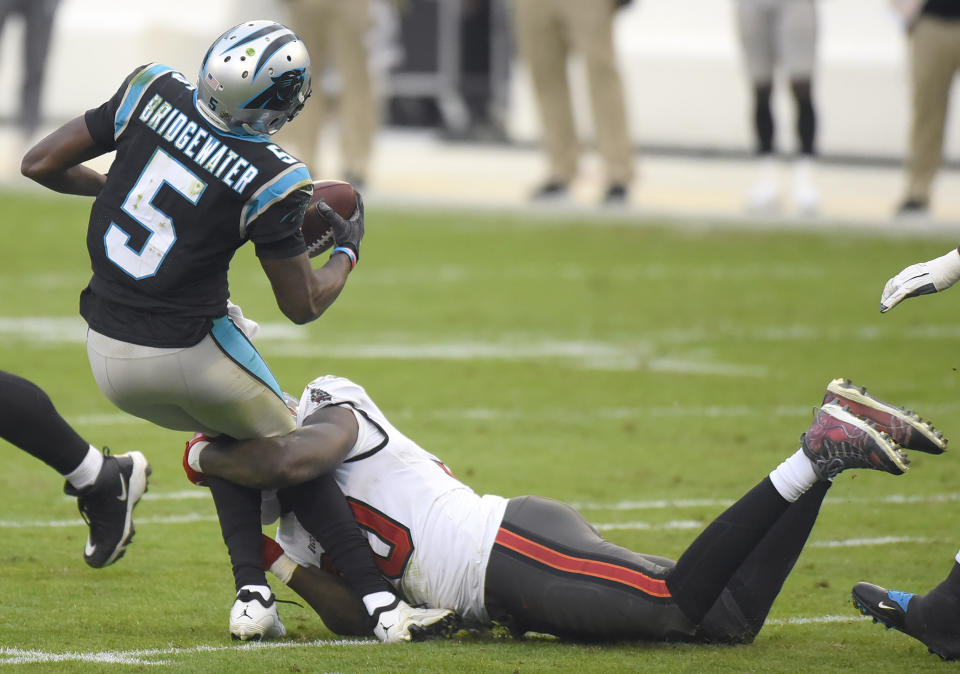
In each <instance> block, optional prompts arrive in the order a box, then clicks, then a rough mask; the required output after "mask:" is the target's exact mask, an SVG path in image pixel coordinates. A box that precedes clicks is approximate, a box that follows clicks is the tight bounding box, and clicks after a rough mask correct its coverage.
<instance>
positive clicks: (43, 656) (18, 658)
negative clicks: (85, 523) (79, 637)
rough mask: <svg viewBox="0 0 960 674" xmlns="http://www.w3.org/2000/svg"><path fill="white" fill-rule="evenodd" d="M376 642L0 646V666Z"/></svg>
mask: <svg viewBox="0 0 960 674" xmlns="http://www.w3.org/2000/svg"><path fill="white" fill-rule="evenodd" d="M377 643H379V642H377V641H374V640H372V639H370V640H361V639H337V640H332V641H323V640H319V639H318V640H316V641H309V642H306V643H301V642H289V641H271V642H248V643H244V644H231V645H224V646H194V647H192V648H149V649H143V650H134V651H89V652H86V653H77V652H75V651H67V652H64V653H51V652H48V651H36V650H23V649H20V648H3V647H0V665H24V664H34V663H38V662H101V663H109V664H116V665H167V664H170V660H164V659H160V658H162V657H163V656H169V655H195V654H200V653H216V652H219V651H250V650H264V649H277V648H344V647H350V646H371V645H375V644H377Z"/></svg>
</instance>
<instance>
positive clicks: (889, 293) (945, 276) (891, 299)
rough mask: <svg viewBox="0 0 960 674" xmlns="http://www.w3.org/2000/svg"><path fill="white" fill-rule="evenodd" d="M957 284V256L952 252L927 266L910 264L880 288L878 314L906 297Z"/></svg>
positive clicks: (959, 262) (959, 257) (959, 261)
mask: <svg viewBox="0 0 960 674" xmlns="http://www.w3.org/2000/svg"><path fill="white" fill-rule="evenodd" d="M958 280H960V252H957V250H956V249H953V250H951V251H950V252H949V253H947V254H946V255H943V256H941V257H938V258H935V259H933V260H930V261H929V262H918V263H917V264H912V265H910V266H909V267H907V268H906V269H904V270H903V271H901V272H900V273H899V274H897V275H896V276H894V277H893V278H892V279H890V280H889V281H887V284H886V285H885V286H883V294H882V295H881V296H880V311H881V312H887V311H889V310H890V309H893V308H894V307H895V306H897V305H898V304H899V303H900V301H901V300H904V299H906V298H908V297H917V296H918V295H929V294H930V293H935V292H939V291H941V290H946V289H947V288H949V287H950V286H952V285H953V284H954V283H956V282H957V281H958Z"/></svg>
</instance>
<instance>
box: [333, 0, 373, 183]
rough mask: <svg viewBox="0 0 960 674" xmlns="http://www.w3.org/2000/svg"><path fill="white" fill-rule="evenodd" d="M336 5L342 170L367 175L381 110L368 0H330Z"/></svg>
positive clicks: (335, 33) (334, 42)
mask: <svg viewBox="0 0 960 674" xmlns="http://www.w3.org/2000/svg"><path fill="white" fill-rule="evenodd" d="M327 4H329V5H336V6H337V7H336V15H337V20H336V25H335V26H331V31H330V32H329V39H330V47H331V50H332V53H333V58H334V64H335V66H336V68H337V72H338V73H339V74H340V80H341V82H342V85H341V89H340V100H339V107H338V117H337V118H338V120H339V128H338V133H339V136H340V154H341V165H342V172H343V174H344V175H349V176H352V177H354V178H359V179H360V180H365V179H366V177H367V169H368V165H369V163H370V153H371V151H372V148H373V138H374V135H375V134H376V131H377V127H378V125H379V110H378V108H377V105H376V102H375V101H374V95H373V82H372V79H371V76H370V62H369V55H368V53H367V47H366V37H367V34H368V33H369V32H370V3H369V2H368V0H328V3H327Z"/></svg>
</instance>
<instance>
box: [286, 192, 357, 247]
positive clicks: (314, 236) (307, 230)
mask: <svg viewBox="0 0 960 674" xmlns="http://www.w3.org/2000/svg"><path fill="white" fill-rule="evenodd" d="M318 201H323V202H324V203H326V204H327V205H328V206H330V208H332V209H333V210H334V211H336V212H337V215H339V216H340V217H342V218H350V217H352V216H353V214H354V213H355V212H356V210H357V191H356V190H355V189H354V188H353V185H351V184H350V183H348V182H344V181H342V180H317V181H315V182H314V183H313V198H312V199H311V200H310V205H309V206H307V212H306V213H305V214H304V216H303V224H302V225H301V226H300V229H301V231H303V240H304V242H305V243H306V244H307V255H309V256H310V257H316V256H317V255H320V254H321V253H323V252H324V251H327V250H330V248H331V247H332V246H333V229H331V228H330V227H329V226H328V225H327V223H326V222H325V221H324V219H323V217H322V216H321V215H320V213H319V212H318V211H317V202H318Z"/></svg>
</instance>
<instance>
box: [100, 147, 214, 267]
mask: <svg viewBox="0 0 960 674" xmlns="http://www.w3.org/2000/svg"><path fill="white" fill-rule="evenodd" d="M164 184H167V185H170V187H172V188H173V189H175V190H176V191H177V192H179V193H180V195H181V196H182V197H183V198H184V199H186V200H187V201H189V202H190V203H192V204H194V205H196V203H197V202H198V201H199V200H200V196H201V195H202V194H203V191H204V189H206V187H207V184H206V183H205V182H203V181H202V180H200V179H199V178H198V177H197V176H196V175H194V174H193V173H192V172H190V171H189V170H187V168H186V167H184V165H183V164H181V163H180V162H178V161H177V160H176V159H174V158H173V157H171V156H170V155H168V154H167V153H166V152H164V151H163V150H161V149H157V151H156V152H154V153H153V157H151V158H150V161H149V162H147V166H146V168H144V169H143V173H141V174H140V178H139V179H138V180H137V182H136V184H135V185H134V186H133V188H132V189H131V190H130V191H129V192H128V193H127V198H126V199H124V201H123V206H122V208H123V212H124V213H126V214H127V215H129V216H130V217H131V218H133V219H134V220H135V221H136V222H137V223H139V224H140V225H142V226H143V227H144V228H145V229H146V230H147V231H149V232H150V236H148V237H147V240H146V242H145V243H144V244H143V248H142V249H141V250H140V251H139V252H138V251H136V250H134V249H133V248H131V247H130V245H129V244H128V242H129V241H130V234H129V233H128V232H127V231H125V230H124V229H122V228H121V227H119V226H117V224H116V223H115V222H111V223H110V227H109V228H108V229H107V233H106V234H105V235H104V237H103V244H104V247H105V248H106V251H107V257H108V258H110V261H111V262H113V263H114V264H115V265H117V266H118V267H120V269H122V270H123V271H125V272H126V273H127V274H129V275H130V276H132V277H133V278H135V279H137V280H140V279H145V278H149V277H151V276H154V275H156V273H157V270H158V269H160V265H161V264H163V260H164V258H165V257H166V256H167V253H168V252H169V251H170V249H171V248H172V247H173V244H174V242H176V240H177V230H176V228H175V227H174V225H173V220H171V219H170V218H169V217H168V216H167V214H166V213H164V212H163V211H161V210H160V209H159V208H157V207H156V206H154V205H153V199H154V197H155V196H157V192H159V191H160V188H161V187H163V185H164Z"/></svg>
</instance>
